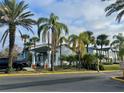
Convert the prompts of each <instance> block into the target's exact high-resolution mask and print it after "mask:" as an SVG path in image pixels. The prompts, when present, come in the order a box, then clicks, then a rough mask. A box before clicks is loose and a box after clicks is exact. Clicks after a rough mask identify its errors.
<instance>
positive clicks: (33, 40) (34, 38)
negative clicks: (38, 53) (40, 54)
mask: <svg viewBox="0 0 124 93" xmlns="http://www.w3.org/2000/svg"><path fill="white" fill-rule="evenodd" d="M39 41H40V39H39V38H38V37H32V38H31V39H30V42H32V44H33V45H34V48H35V47H36V42H39Z"/></svg>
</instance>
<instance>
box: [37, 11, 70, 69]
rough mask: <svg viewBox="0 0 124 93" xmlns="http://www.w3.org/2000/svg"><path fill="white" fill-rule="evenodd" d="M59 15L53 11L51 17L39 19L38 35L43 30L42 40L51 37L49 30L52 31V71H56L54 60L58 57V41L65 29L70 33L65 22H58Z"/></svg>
mask: <svg viewBox="0 0 124 93" xmlns="http://www.w3.org/2000/svg"><path fill="white" fill-rule="evenodd" d="M58 20H59V17H58V16H56V15H54V14H53V13H51V15H50V18H40V19H39V23H40V24H39V29H38V36H39V37H40V34H41V32H42V40H45V41H46V37H49V31H51V71H54V61H55V57H56V47H57V46H58V45H57V44H58V43H57V41H58V39H59V37H60V35H61V33H62V32H63V31H64V32H65V33H68V28H67V26H66V25H65V24H63V23H60V22H58ZM48 41H49V38H48Z"/></svg>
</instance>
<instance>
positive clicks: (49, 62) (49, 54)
mask: <svg viewBox="0 0 124 93" xmlns="http://www.w3.org/2000/svg"><path fill="white" fill-rule="evenodd" d="M47 53H48V58H49V60H48V67H51V51H48V52H47Z"/></svg>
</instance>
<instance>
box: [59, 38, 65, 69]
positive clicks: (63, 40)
mask: <svg viewBox="0 0 124 93" xmlns="http://www.w3.org/2000/svg"><path fill="white" fill-rule="evenodd" d="M64 42H65V43H66V42H67V39H66V37H65V36H62V37H60V38H59V40H58V43H59V47H60V66H61V67H62V65H63V64H62V60H61V56H62V45H63V43H64Z"/></svg>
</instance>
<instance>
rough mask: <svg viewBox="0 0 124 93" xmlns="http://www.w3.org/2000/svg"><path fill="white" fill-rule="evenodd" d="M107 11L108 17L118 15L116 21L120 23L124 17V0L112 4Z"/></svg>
mask: <svg viewBox="0 0 124 93" xmlns="http://www.w3.org/2000/svg"><path fill="white" fill-rule="evenodd" d="M104 1H107V0H104ZM105 11H106V16H110V15H112V14H113V13H117V17H116V20H117V21H118V22H120V21H121V19H122V17H123V15H124V0H116V1H115V2H113V3H112V4H110V5H109V6H107V7H106V8H105Z"/></svg>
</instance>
